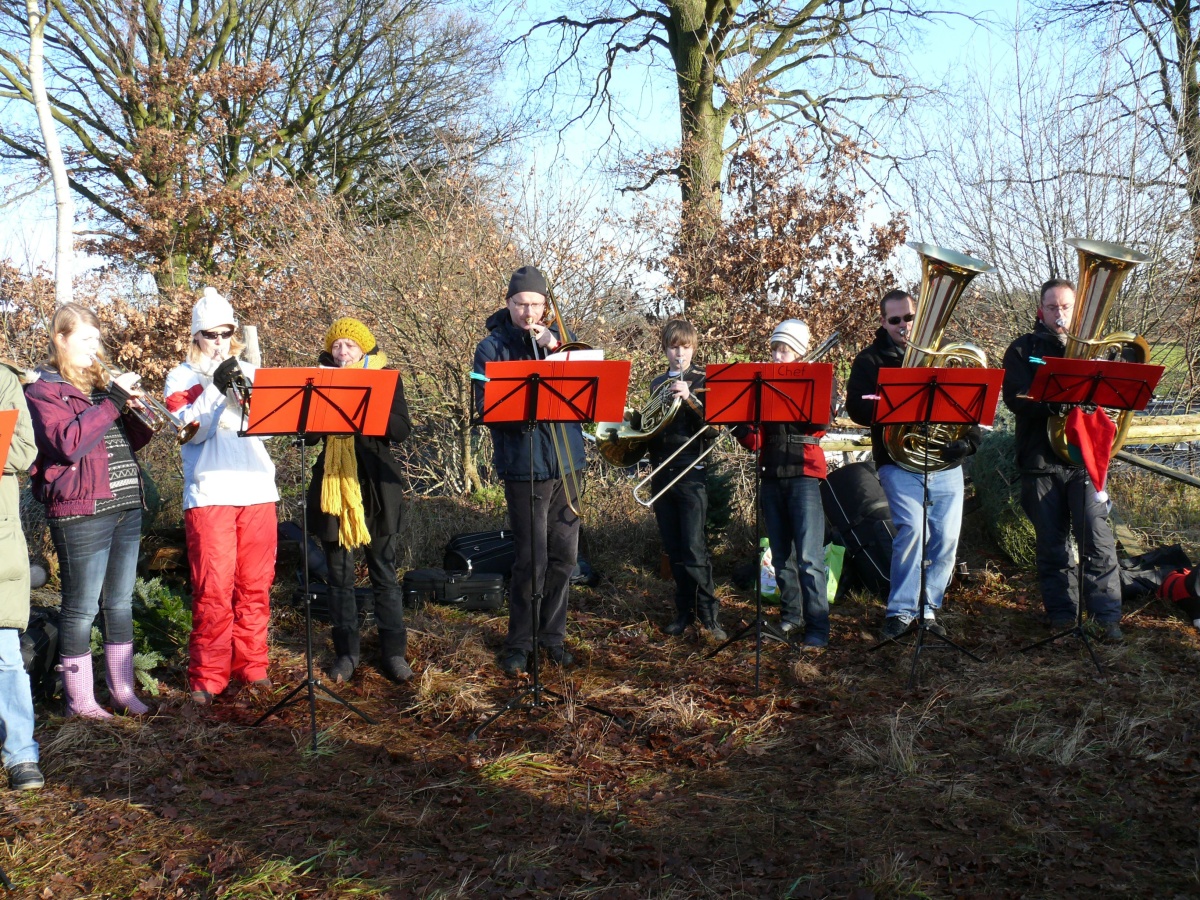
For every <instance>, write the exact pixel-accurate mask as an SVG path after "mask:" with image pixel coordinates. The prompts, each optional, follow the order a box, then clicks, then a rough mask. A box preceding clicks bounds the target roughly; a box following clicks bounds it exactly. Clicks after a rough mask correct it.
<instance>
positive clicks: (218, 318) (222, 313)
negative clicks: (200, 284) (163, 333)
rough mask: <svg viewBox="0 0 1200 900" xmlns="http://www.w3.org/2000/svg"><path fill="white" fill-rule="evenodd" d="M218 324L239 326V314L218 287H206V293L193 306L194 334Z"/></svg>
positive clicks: (208, 329)
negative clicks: (218, 290)
mask: <svg viewBox="0 0 1200 900" xmlns="http://www.w3.org/2000/svg"><path fill="white" fill-rule="evenodd" d="M218 325H232V326H233V327H234V328H236V327H237V315H236V314H235V313H234V311H233V307H232V306H230V305H229V301H228V300H226V299H225V298H224V297H222V296H221V295H220V294H219V293H217V289H216V288H212V287H206V288H205V289H204V294H203V295H202V296H201V297H200V299H199V300H197V301H196V305H195V306H193V307H192V336H193V337H195V336H196V333H197V332H199V331H210V330H212V329H213V328H216V327H217V326H218Z"/></svg>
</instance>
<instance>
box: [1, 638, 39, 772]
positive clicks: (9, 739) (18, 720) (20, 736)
mask: <svg viewBox="0 0 1200 900" xmlns="http://www.w3.org/2000/svg"><path fill="white" fill-rule="evenodd" d="M0 737H3V738H4V750H3V753H2V754H0V762H3V763H4V768H6V769H11V768H12V767H13V766H15V765H17V764H18V763H27V762H37V761H38V745H37V741H35V740H34V739H33V696H32V695H31V694H30V692H29V676H28V675H26V674H25V664H24V663H23V662H21V635H20V632H18V631H17V629H15V628H0Z"/></svg>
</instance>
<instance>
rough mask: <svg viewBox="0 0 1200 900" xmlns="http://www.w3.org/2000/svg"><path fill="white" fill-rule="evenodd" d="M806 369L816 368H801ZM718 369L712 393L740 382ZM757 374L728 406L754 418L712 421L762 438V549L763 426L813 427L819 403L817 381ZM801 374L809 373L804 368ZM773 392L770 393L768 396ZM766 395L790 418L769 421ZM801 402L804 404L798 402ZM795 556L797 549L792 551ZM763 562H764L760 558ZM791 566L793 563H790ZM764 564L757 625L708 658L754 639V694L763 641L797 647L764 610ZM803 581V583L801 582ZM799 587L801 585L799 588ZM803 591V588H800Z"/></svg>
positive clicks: (758, 542)
mask: <svg viewBox="0 0 1200 900" xmlns="http://www.w3.org/2000/svg"><path fill="white" fill-rule="evenodd" d="M800 365H803V366H808V365H815V364H811V363H810V364H800ZM714 369H716V370H717V372H716V373H715V374H711V375H710V374H708V373H706V375H705V383H706V385H707V387H708V389H709V390H710V391H712V390H713V386H714V383H719V382H720V380H721V379H722V378H723V377H726V370H729V371H730V372H733V375H734V377H730V378H729V380H730V381H737V380H738V379H737V378H736V375H737V372H736V364H735V365H732V366H726V367H709V371H712V370H714ZM751 371H752V372H753V374H752V375H750V376H749V377H748V378H747V379H746V380H745V381H744V387H743V388H742V389H741V390H740V391H739V392H738V393H737V395H736V396H735V397H734V398H733V400H732V401H731V402H730V403H729V404H728V406H729V407H732V406H734V404H740V403H744V402H745V401H746V399H747V398H748V399H749V402H750V407H749V411H750V416H749V419H748V421H744V422H737V423H734V422H733V421H731V420H727V419H726V418H725V417H723V415H722V413H723V412H724V409H716V410H713V411H712V413H711V415H710V416H709V417H708V421H709V422H719V423H721V424H725V425H730V424H741V425H752V426H754V428H755V432H756V433H757V434H758V436H759V444H758V449H757V450H756V451H755V453H754V546H755V548H756V549H757V548H761V546H762V448H763V445H764V444H765V442H766V440H765V436H764V435H763V430H762V426H763V423H764V422H780V421H785V422H789V423H792V424H798V425H809V424H812V423H813V419H814V414H815V410H814V403H815V401H816V396H815V395H816V379H815V378H814V377H813V376H812V375H810V374H807V373H805V374H803V375H800V376H799V377H794V378H786V377H784V378H776V379H774V380H768V379H766V378H764V377H763V372H762V370H761V369H757V368H755V369H748V370H747V372H748V374H749V372H751ZM799 371H801V372H805V369H804V368H800V369H799ZM780 385H784V386H787V387H789V388H791V390H790V391H786V392H785V391H784V390H783V389H781V387H780ZM768 392H769V393H768ZM764 395H767V396H770V397H771V398H772V399H773V400H775V401H776V405H779V406H783V407H784V408H786V409H787V416H786V417H776V416H774V415H772V416H771V417H770V418H766V417H765V413H764V403H763V401H764ZM797 398H799V401H800V402H797ZM825 409H826V410H828V409H829V398H828V396H826V398H825ZM792 552H794V548H793V550H792ZM760 560H761V558H760ZM789 564H790V563H789ZM760 570H761V562H760V565H759V566H756V571H755V576H754V621H752V622H749V623H747V624H746V625H744V626H743V627H742V628H741V629H739V630H738V631H737V632H735V633H734V634H732V635H730V636H729V638H728V639H726V640H725V642H724V643H722V644H721V645H720V646H719V647H717V648H716V649H715V650H713V651H712V652H711V653H709V654H708V656H707V657H706V659H712V658H713V657H714V656H716V655H717V654H718V653H720V652H721V651H722V650H724V649H725V648H726V647H729V646H730V645H732V644H734V643H736V642H738V641H740V640H742V639H743V638H746V637H749V636H750V635H751V634H753V635H754V690H755V693H757V692H759V691H760V690H761V685H762V650H763V640H764V639H766V638H770V639H771V640H773V641H778V642H779V643H781V644H785V645H786V646H788V647H792V646H793V644H792V642H791V640H790V639H789V638H788V636H787V635H786V634H785V633H784V632H783V631H782V629H780V628H779V627H778V626H776V625H775V623H774V622H771V621H768V620H767V618H766V617H765V616H764V615H763V608H762V572H761V571H760ZM797 580H799V579H797ZM798 587H799V585H798ZM800 589H801V590H803V588H802V587H801V588H800Z"/></svg>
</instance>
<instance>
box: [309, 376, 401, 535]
mask: <svg viewBox="0 0 1200 900" xmlns="http://www.w3.org/2000/svg"><path fill="white" fill-rule="evenodd" d="M386 365H387V354H386V353H373V354H371V355H370V356H368V357H366V358H365V359H364V360H363V364H362V368H364V369H382V368H383V367H384V366H386ZM321 511H322V512H326V513H329V515H331V516H337V517H338V543H339V544H341V545H342V546H343V547H345V548H347V549H349V550H353V549H354V548H355V547H361V546H363V544H368V543H370V542H371V533H370V532H369V531H368V530H367V520H366V517H365V515H364V513H363V499H362V487H361V486H360V485H359V483H358V460H357V459H356V458H355V456H354V435H352V434H339V435H329V436H328V437H327V438H325V477H324V479H322V481H321Z"/></svg>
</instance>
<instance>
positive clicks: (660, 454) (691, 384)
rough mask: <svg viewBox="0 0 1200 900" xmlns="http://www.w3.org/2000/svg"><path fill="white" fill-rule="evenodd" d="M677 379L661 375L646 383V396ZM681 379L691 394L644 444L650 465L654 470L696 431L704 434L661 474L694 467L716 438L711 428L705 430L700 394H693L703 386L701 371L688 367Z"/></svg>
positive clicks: (702, 373)
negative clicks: (647, 391)
mask: <svg viewBox="0 0 1200 900" xmlns="http://www.w3.org/2000/svg"><path fill="white" fill-rule="evenodd" d="M679 380H680V378H679V377H678V376H676V377H674V378H672V377H670V376H669V375H667V373H666V372H664V373H663V374H661V375H659V376H658V377H657V378H655V379H654V381H652V382H651V383H650V395H651V396H654V395H655V394H656V393H657V392H658V391H659V389H660V388H662V387H663V385H665V384H667V383H668V382H676V381H679ZM682 380H683V381H686V382H687V385H688V390H689V391H691V394H690V395H689V396H688V398H687V399H686V400H684V401H683V403H681V404H680V406H679V411H678V412H677V413H675V416H674V418H672V419H671V421H670V422H669V423H667V426H666V427H665V428H664V429H663V430H662V431H660V432H659V433H658V435H657V436H656V437H655V438H654V440H652V441H650V442H649V443H648V444H647V445H646V450H647V453H648V455H649V457H650V463H651V465H652V466H654V467H655V468H657V467H658V466H659V464H660V463H662V461H663V460H664V459H666V458H667V457H668V456H670V455H671V454H672V453H674V452H675V451H676V450H678V449H679V448H680V447H681V446H683V444H684V443H685V442H686V441H687V440H688V438H690V437H691V436H692V435H694V434H695V433H696V432H697V431H699V430H700V429H702V428H704V430H705V435H704V437H702V438H700V439H699V440H696V441H692V443H691V444H689V445H688V448H687V449H686V450H684V451H683V452H682V453H680V454H679V455H678V456H677V457H675V459H674V460H672V461H671V464H670V465H669V466H668V467H667V468H666V469H664V470H663V471H664V472H679V471H680V470H681V469H690V468H691V467H692V466H694V465H695V464H696V458H697V457H698V456H699V455H700V454H701V453H703V452H704V451H705V449H706V448H708V447H709V446H710V445H711V444H712V442H713V440H714V439H715V438H716V435H717V430H716V429H715V428H705V426H704V400H703V399H701V398H702V397H703V396H704V395H703V394H702V393H701V394H698V393H696V390H697V389H698V388H702V387H703V386H704V369H703V368H700V367H698V366H690V367H689V368H688V370H687V371H686V372H684V373H683V378H682Z"/></svg>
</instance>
